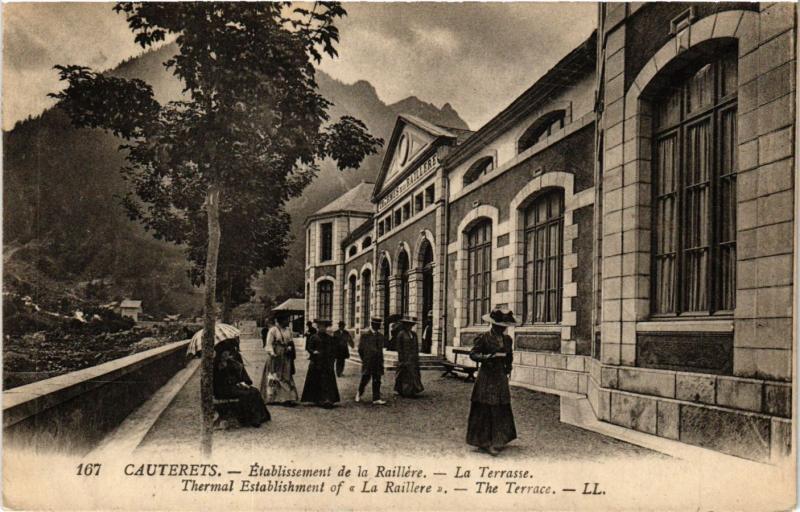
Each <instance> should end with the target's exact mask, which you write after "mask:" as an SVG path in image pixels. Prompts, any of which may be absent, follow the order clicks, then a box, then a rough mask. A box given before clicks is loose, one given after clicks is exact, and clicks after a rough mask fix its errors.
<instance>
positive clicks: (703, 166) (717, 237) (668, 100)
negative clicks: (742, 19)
mask: <svg viewBox="0 0 800 512" xmlns="http://www.w3.org/2000/svg"><path fill="white" fill-rule="evenodd" d="M716 55H717V57H716V58H715V59H714V60H711V61H708V60H704V61H702V62H699V63H697V65H695V66H693V67H691V68H689V69H687V70H686V71H685V72H684V74H683V75H682V76H681V78H679V79H677V80H673V81H671V82H670V85H669V86H668V87H666V89H665V90H663V91H662V92H661V93H660V94H659V95H658V96H657V97H656V98H655V101H654V105H653V106H654V109H653V111H654V131H653V178H654V183H653V206H654V208H653V295H652V297H653V300H652V311H653V313H654V314H655V315H679V314H682V313H689V314H711V313H715V312H720V311H723V312H731V311H732V310H733V309H734V307H735V300H736V169H737V162H736V153H737V150H736V145H737V138H736V92H737V50H736V48H731V49H730V50H729V51H727V52H725V53H723V54H722V56H719V55H720V53H716Z"/></svg>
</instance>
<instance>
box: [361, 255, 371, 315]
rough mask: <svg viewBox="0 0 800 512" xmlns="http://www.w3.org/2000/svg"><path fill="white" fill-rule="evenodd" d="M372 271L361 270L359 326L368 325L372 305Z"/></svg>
mask: <svg viewBox="0 0 800 512" xmlns="http://www.w3.org/2000/svg"><path fill="white" fill-rule="evenodd" d="M371 294H372V271H371V270H370V269H365V270H364V271H363V272H361V327H369V320H370V314H371V311H370V309H371V307H372V297H371Z"/></svg>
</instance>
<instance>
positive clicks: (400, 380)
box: [394, 363, 425, 397]
mask: <svg viewBox="0 0 800 512" xmlns="http://www.w3.org/2000/svg"><path fill="white" fill-rule="evenodd" d="M394 390H395V391H397V393H398V394H399V395H400V396H404V397H413V396H416V395H418V394H420V393H422V392H423V391H425V387H424V386H423V385H422V377H421V376H420V373H419V366H418V365H416V364H412V363H399V364H398V365H397V374H396V375H395V377H394Z"/></svg>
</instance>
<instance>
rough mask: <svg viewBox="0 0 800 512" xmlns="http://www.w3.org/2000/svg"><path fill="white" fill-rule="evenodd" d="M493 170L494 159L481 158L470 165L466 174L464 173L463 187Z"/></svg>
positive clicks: (488, 157)
mask: <svg viewBox="0 0 800 512" xmlns="http://www.w3.org/2000/svg"><path fill="white" fill-rule="evenodd" d="M492 169H494V159H493V158H492V157H490V156H486V157H483V158H481V159H479V160H478V161H477V162H475V163H474V164H472V165H471V166H470V168H469V169H467V172H465V173H464V186H465V187H466V186H467V185H469V184H470V183H472V182H474V181H475V180H477V179H478V178H480V177H481V176H483V175H484V174H486V173H489V172H491V171H492Z"/></svg>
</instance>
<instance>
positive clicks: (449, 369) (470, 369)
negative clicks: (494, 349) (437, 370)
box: [442, 348, 480, 382]
mask: <svg viewBox="0 0 800 512" xmlns="http://www.w3.org/2000/svg"><path fill="white" fill-rule="evenodd" d="M469 353H470V351H469V350H466V349H463V348H454V349H453V361H452V362H450V361H448V360H446V359H445V360H444V361H443V362H442V365H443V366H444V368H445V372H444V373H443V374H442V377H447V376H448V375H452V376H454V377H455V376H456V373H455V372H459V373H464V374H466V381H467V382H471V381H474V380H475V372H477V371H478V367H479V366H480V365H478V364H477V363H475V365H474V366H473V365H466V364H461V363H459V362H458V356H466V357H467V359H469ZM470 361H471V360H470Z"/></svg>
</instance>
